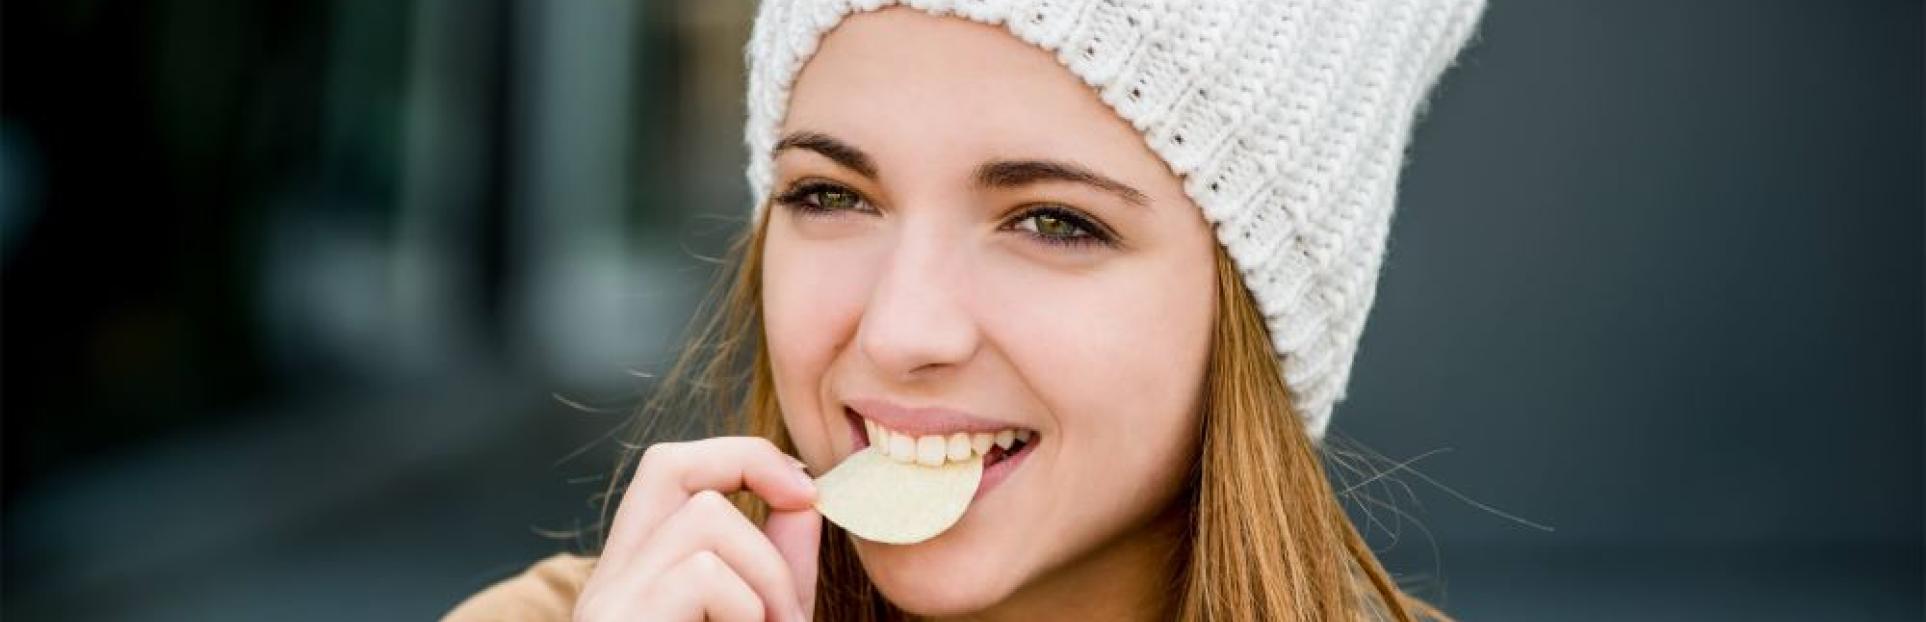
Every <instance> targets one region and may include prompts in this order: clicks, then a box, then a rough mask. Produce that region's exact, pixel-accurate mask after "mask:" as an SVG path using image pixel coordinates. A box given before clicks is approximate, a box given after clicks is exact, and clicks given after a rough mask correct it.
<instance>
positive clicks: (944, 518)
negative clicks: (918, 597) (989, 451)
mask: <svg viewBox="0 0 1926 622" xmlns="http://www.w3.org/2000/svg"><path fill="white" fill-rule="evenodd" d="M982 481H983V458H982V456H972V457H970V458H968V459H966V460H962V461H952V462H944V463H943V464H941V465H938V466H928V465H924V464H918V463H916V462H900V461H897V460H894V459H891V458H890V457H889V455H888V454H886V453H885V452H883V451H881V450H879V449H878V448H876V447H866V448H864V449H862V450H861V451H858V452H856V453H855V454H852V455H850V456H849V458H848V459H846V460H843V463H842V464H839V465H837V466H836V468H834V469H830V471H829V472H828V473H825V474H823V476H822V477H820V478H817V479H816V491H817V495H816V511H818V512H821V513H822V515H823V517H824V518H827V519H829V521H830V522H833V523H836V525H837V526H839V527H842V528H843V529H844V530H845V531H848V532H849V533H851V534H853V535H855V536H856V537H858V538H862V539H864V540H869V541H871V542H881V543H884V544H916V543H918V542H922V541H924V540H928V539H930V538H934V537H936V536H937V535H939V534H942V533H943V532H944V531H947V530H948V529H949V528H950V527H951V526H953V525H955V524H956V521H957V520H959V519H961V518H963V511H964V510H967V509H969V507H970V499H971V498H972V497H974V496H975V495H976V487H977V484H979V483H982Z"/></svg>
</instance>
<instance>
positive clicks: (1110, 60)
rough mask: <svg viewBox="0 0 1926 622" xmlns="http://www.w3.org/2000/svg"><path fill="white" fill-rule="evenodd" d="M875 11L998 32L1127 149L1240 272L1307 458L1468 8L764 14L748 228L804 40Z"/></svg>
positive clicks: (817, 3)
mask: <svg viewBox="0 0 1926 622" xmlns="http://www.w3.org/2000/svg"><path fill="white" fill-rule="evenodd" d="M892 4H904V5H907V6H910V7H913V8H916V9H920V10H922V11H925V12H928V13H931V14H935V15H956V16H959V17H963V18H968V19H971V20H975V21H978V22H982V23H986V24H992V25H1001V26H1003V27H1005V28H1008V29H1009V31H1010V32H1011V33H1013V34H1015V35H1016V36H1017V37H1018V38H1020V39H1022V40H1024V41H1027V42H1029V43H1031V44H1033V45H1036V46H1038V47H1040V48H1043V49H1044V50H1047V51H1050V52H1052V53H1054V54H1055V55H1056V57H1057V60H1058V61H1060V62H1061V63H1063V66H1064V67H1066V68H1068V69H1069V70H1070V72H1071V73H1073V74H1075V75H1077V76H1078V77H1080V78H1082V79H1083V81H1084V82H1086V83H1088V84H1089V85H1090V86H1091V87H1092V88H1093V89H1095V90H1096V91H1097V93H1098V94H1099V96H1100V97H1101V98H1102V99H1103V101H1104V102H1105V103H1107V104H1109V105H1110V107H1111V108H1113V109H1115V110H1116V112H1117V115H1118V116H1120V117H1122V118H1123V119H1124V120H1126V121H1129V122H1130V123H1131V124H1132V125H1133V126H1135V127H1136V128H1137V131H1139V132H1141V133H1142V134H1143V137H1144V140H1145V142H1146V143H1147V144H1148V145H1149V146H1150V149H1151V151H1153V152H1155V153H1156V154H1157V155H1158V156H1159V157H1162V158H1163V160H1164V162H1165V163H1167V164H1168V165H1169V166H1170V168H1171V170H1173V171H1175V172H1176V173H1178V174H1179V175H1181V176H1182V177H1183V180H1184V190H1185V192H1186V193H1187V194H1188V195H1189V196H1190V198H1191V199H1192V200H1193V201H1195V202H1196V203H1197V205H1198V206H1199V207H1201V208H1202V209H1203V211H1204V217H1205V218H1206V219H1208V220H1209V221H1210V222H1211V223H1213V224H1214V225H1215V228H1216V232H1217V240H1218V242H1219V243H1221V244H1223V245H1224V247H1225V249H1226V250H1228V251H1229V254H1230V256H1231V258H1232V259H1233V260H1235V261H1236V263H1237V266H1238V269H1239V271H1240V272H1242V273H1243V277H1244V284H1245V286H1246V287H1248V288H1250V290H1251V293H1252V294H1253V295H1254V296H1255V298H1256V301H1257V304H1258V306H1259V308H1260V309H1261V310H1262V311H1263V313H1264V318H1265V320H1266V323H1267V325H1268V326H1269V328H1270V337H1271V343H1272V345H1273V346H1275V348H1276V351H1277V355H1278V356H1279V357H1280V360H1281V361H1282V367H1283V369H1284V379H1285V383H1286V385H1287V386H1289V387H1290V389H1291V392H1292V394H1293V399H1294V400H1295V403H1294V404H1293V407H1294V408H1295V410H1296V411H1297V413H1298V414H1299V416H1301V417H1303V420H1304V429H1305V431H1306V433H1308V434H1309V435H1310V437H1311V439H1312V440H1313V441H1317V442H1322V440H1323V438H1324V431H1325V428H1326V427H1327V426H1328V425H1329V423H1330V418H1331V409H1332V407H1333V406H1334V405H1335V404H1336V403H1337V401H1339V400H1341V399H1343V398H1344V393H1345V385H1346V383H1347V381H1348V380H1349V378H1350V375H1351V362H1352V359H1353V358H1354V356H1355V355H1356V353H1357V347H1358V339H1359V336H1360V335H1361V334H1362V333H1363V330H1364V320H1365V316H1366V314H1367V313H1368V312H1369V311H1370V309H1371V303H1372V301H1373V299H1374V298H1375V296H1376V293H1377V278H1378V268H1379V266H1380V264H1381V263H1382V262H1383V258H1384V245H1385V236H1386V233H1387V232H1388V230H1389V228H1390V220H1391V213H1392V209H1393V205H1394V203H1395V197H1396V194H1397V185H1398V169H1399V168H1400V166H1401V165H1402V163H1403V159H1404V148H1405V143H1406V141H1407V140H1408V139H1409V138H1410V134H1411V126H1412V123H1413V121H1414V119H1415V118H1416V116H1417V115H1418V113H1419V110H1420V109H1421V107H1422V106H1423V103H1424V100H1425V97H1426V94H1427V93H1428V92H1429V91H1430V88H1431V85H1432V84H1433V83H1435V82H1436V80H1437V78H1438V76H1439V74H1440V73H1442V72H1443V71H1444V69H1445V67H1446V66H1447V65H1449V64H1450V63H1451V60H1452V59H1453V58H1454V57H1456V56H1457V53H1458V50H1459V49H1460V48H1461V47H1463V46H1464V44H1465V41H1466V39H1467V38H1468V37H1469V36H1470V34H1471V32H1472V28H1473V26H1474V24H1475V23H1476V22H1477V20H1478V17H1479V15H1480V13H1482V11H1483V9H1484V0H1169V1H1158V0H905V1H902V2H896V1H892V0H764V1H763V3H762V6H761V8H760V10H759V12H758V15H757V17H756V23H755V26H754V32H753V34H752V35H751V38H750V42H749V49H748V60H749V118H748V125H747V128H746V133H747V135H746V139H747V141H748V143H749V171H748V174H749V185H750V188H751V189H752V190H753V191H754V193H755V199H756V203H755V205H756V206H757V207H756V208H755V209H756V210H757V214H756V216H755V217H756V218H758V219H760V218H761V210H762V206H763V205H764V204H765V203H766V202H767V199H768V196H769V187H770V184H771V183H772V179H771V177H772V175H773V168H774V161H773V154H772V153H771V150H772V149H773V148H774V147H775V144H776V141H777V139H778V136H777V133H778V132H779V131H780V130H779V128H780V126H781V125H782V120H783V115H784V114H785V111H786V110H787V108H788V105H789V89H790V86H791V85H793V84H794V83H795V80H796V75H797V73H799V72H800V71H801V69H802V66H803V63H804V62H805V61H807V60H808V58H809V56H810V55H811V54H812V53H813V52H814V51H815V50H816V45H817V43H818V39H819V38H820V37H821V36H822V35H823V34H824V33H826V32H828V31H829V29H830V28H832V27H834V26H835V25H836V24H837V23H838V22H840V21H841V20H842V18H843V17H845V16H847V15H849V14H850V13H852V12H855V11H870V10H875V9H878V8H881V7H883V6H887V5H892Z"/></svg>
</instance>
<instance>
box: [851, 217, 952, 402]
mask: <svg viewBox="0 0 1926 622" xmlns="http://www.w3.org/2000/svg"><path fill="white" fill-rule="evenodd" d="M918 237H921V238H922V239H918ZM886 262H887V263H885V265H883V266H882V274H881V276H880V277H879V278H878V279H877V280H876V281H875V286H874V289H873V290H872V291H871V292H870V298H869V302H868V306H866V307H865V308H864V309H863V316H862V321H861V323H860V324H859V325H858V326H857V334H856V340H857V342H858V344H859V347H860V348H861V350H862V352H863V355H864V356H865V357H867V358H868V359H869V361H870V363H871V364H872V365H874V366H875V367H876V369H877V371H878V372H880V373H881V374H882V375H884V376H885V377H887V378H890V379H892V380H896V381H912V380H916V379H919V378H928V377H930V376H934V375H940V374H941V373H942V371H943V370H947V369H954V368H956V367H957V366H960V365H962V364H963V363H965V362H967V361H969V360H970V358H971V357H974V356H975V355H976V351H977V348H978V347H979V344H980V341H981V335H980V333H979V329H978V326H977V323H976V318H975V317H973V316H972V314H971V313H970V309H969V305H968V304H967V302H968V299H969V298H968V297H969V296H970V295H971V288H970V287H969V278H968V274H967V270H966V269H964V266H963V265H962V264H963V262H962V260H961V258H960V257H959V255H958V253H957V252H956V251H955V250H954V248H953V247H952V246H951V245H949V244H945V243H944V242H942V241H941V240H935V239H930V238H929V236H908V235H906V236H903V237H902V238H899V241H898V243H897V245H896V247H895V248H894V249H892V250H891V252H890V254H889V256H888V258H887V260H886Z"/></svg>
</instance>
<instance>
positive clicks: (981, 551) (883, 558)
mask: <svg viewBox="0 0 1926 622" xmlns="http://www.w3.org/2000/svg"><path fill="white" fill-rule="evenodd" d="M950 535H960V534H955V533H951V534H945V536H939V537H937V538H936V539H933V540H930V541H928V542H923V543H920V544H913V545H908V546H898V545H889V544H876V543H873V542H863V541H857V542H856V555H857V556H858V557H859V558H861V559H862V562H863V569H864V570H865V571H867V572H868V573H869V579H870V581H871V582H872V583H875V584H876V588H877V589H878V590H881V591H882V593H883V596H885V597H887V598H889V601H890V602H891V603H892V604H895V605H896V607H897V608H899V609H902V610H904V611H905V612H908V613H911V614H914V615H919V616H955V615H963V614H968V613H973V612H977V611H982V610H984V609H989V608H990V607H992V606H994V605H996V604H997V603H1000V602H1003V601H1004V600H1005V599H1007V598H1009V596H1010V594H1011V593H1012V592H1014V591H1016V587H1017V586H1018V585H1019V583H1020V580H1021V577H1022V576H1023V574H1024V573H1022V572H1021V571H1020V570H1019V569H1018V568H1016V567H1015V564H1012V563H1010V560H1012V559H1013V555H1014V554H1015V551H989V550H985V548H986V547H982V546H977V545H974V544H971V543H969V542H968V541H966V540H959V539H953V538H949V537H947V536H950Z"/></svg>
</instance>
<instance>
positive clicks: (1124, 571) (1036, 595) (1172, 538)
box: [948, 503, 1189, 622]
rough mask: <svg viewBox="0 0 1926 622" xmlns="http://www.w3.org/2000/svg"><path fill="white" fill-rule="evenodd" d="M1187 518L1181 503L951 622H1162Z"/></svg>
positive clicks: (1174, 591)
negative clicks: (1012, 592) (985, 606)
mask: <svg viewBox="0 0 1926 622" xmlns="http://www.w3.org/2000/svg"><path fill="white" fill-rule="evenodd" d="M1188 527H1189V516H1188V515H1187V514H1186V513H1185V512H1184V511H1183V508H1182V504H1181V503H1176V504H1172V505H1171V507H1170V508H1169V509H1167V510H1165V511H1164V512H1163V513H1161V514H1159V515H1158V516H1157V517H1156V518H1154V519H1152V520H1151V521H1149V522H1147V523H1145V524H1143V525H1140V526H1138V527H1137V528H1136V529H1130V530H1125V531H1123V532H1122V533H1119V534H1118V535H1117V536H1116V537H1114V538H1112V539H1111V540H1110V541H1108V542H1105V543H1104V544H1102V545H1099V546H1097V547H1096V548H1094V549H1093V550H1091V551H1090V553H1089V554H1088V555H1085V556H1083V557H1081V558H1078V559H1075V560H1072V561H1070V562H1069V563H1066V564H1064V565H1063V566H1061V567H1059V568H1057V569H1056V570H1055V571H1053V572H1050V573H1049V574H1047V575H1044V576H1041V577H1038V579H1037V580H1036V581H1035V582H1033V583H1032V584H1030V585H1028V586H1026V587H1024V588H1023V589H1021V590H1019V591H1018V592H1017V593H1015V594H1012V595H1011V596H1010V598H1008V599H1005V600H1004V601H1003V602H1001V603H998V604H997V605H996V606H994V607H992V608H990V609H987V610H984V611H980V612H977V613H975V614H972V615H967V616H960V617H957V618H948V620H952V621H955V622H964V621H968V622H994V621H999V620H1163V619H1167V618H1168V617H1169V616H1168V615H1166V612H1168V611H1169V610H1170V608H1171V607H1172V605H1173V602H1172V601H1173V599H1175V598H1178V597H1179V596H1180V592H1179V588H1178V585H1177V581H1176V576H1175V575H1176V573H1177V572H1178V569H1180V568H1182V567H1183V564H1184V563H1185V562H1186V561H1187V560H1183V559H1179V558H1178V556H1179V555H1181V554H1183V550H1182V543H1183V538H1184V533H1185V531H1186V530H1187V528H1188Z"/></svg>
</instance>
